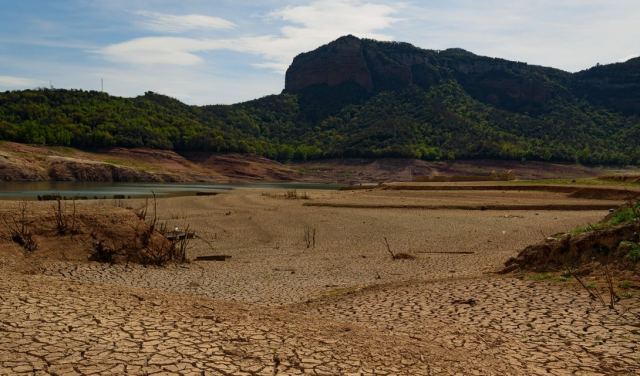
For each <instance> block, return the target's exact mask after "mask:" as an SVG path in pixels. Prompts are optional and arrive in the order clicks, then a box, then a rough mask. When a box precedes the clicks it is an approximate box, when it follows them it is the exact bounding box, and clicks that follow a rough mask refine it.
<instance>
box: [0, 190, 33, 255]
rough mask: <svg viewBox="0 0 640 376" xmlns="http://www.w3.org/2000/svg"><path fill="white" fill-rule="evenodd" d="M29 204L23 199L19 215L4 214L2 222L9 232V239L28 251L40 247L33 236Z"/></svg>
mask: <svg viewBox="0 0 640 376" xmlns="http://www.w3.org/2000/svg"><path fill="white" fill-rule="evenodd" d="M27 213H28V206H27V203H26V202H24V201H22V202H20V204H19V213H18V215H17V216H6V215H5V216H3V217H2V222H3V223H4V227H5V228H6V229H7V232H8V233H9V239H11V241H12V242H14V243H16V244H18V245H19V246H21V247H22V248H23V249H24V250H25V251H27V252H33V251H35V250H36V249H37V248H38V243H37V242H36V240H35V239H34V238H33V233H32V232H31V230H30V228H29V226H30V222H29V220H28V219H27Z"/></svg>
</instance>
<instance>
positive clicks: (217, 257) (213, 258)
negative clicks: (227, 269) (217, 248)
mask: <svg viewBox="0 0 640 376" xmlns="http://www.w3.org/2000/svg"><path fill="white" fill-rule="evenodd" d="M230 258H231V256H229V255H209V256H198V257H196V259H195V261H227V260H228V259H230Z"/></svg>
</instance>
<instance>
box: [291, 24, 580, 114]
mask: <svg viewBox="0 0 640 376" xmlns="http://www.w3.org/2000/svg"><path fill="white" fill-rule="evenodd" d="M570 77H571V74H570V73H567V72H563V71H560V70H557V69H553V68H544V67H538V66H532V65H528V64H526V63H520V62H513V61H508V60H504V59H494V58H490V57H484V56H478V55H475V54H473V53H471V52H468V51H465V50H463V49H459V48H452V49H447V50H443V51H435V50H425V49H421V48H417V47H415V46H413V45H411V44H408V43H399V42H379V41H374V40H368V39H359V38H357V37H354V36H352V35H348V36H345V37H341V38H339V39H337V40H335V41H333V42H331V43H329V44H327V45H324V46H322V47H320V48H318V49H316V50H314V51H311V52H307V53H303V54H300V55H298V56H297V57H296V58H295V59H294V61H293V63H292V64H291V66H290V67H289V69H288V70H287V74H286V80H285V92H289V93H300V92H305V91H308V89H317V88H333V87H338V86H341V85H345V84H356V85H357V86H359V87H361V88H363V89H364V90H365V91H366V92H367V93H369V94H371V93H374V92H380V91H385V90H395V89H399V88H403V87H406V86H409V85H416V86H419V87H421V88H423V89H428V88H430V87H432V86H433V85H435V84H439V83H442V82H444V81H447V80H453V81H457V82H458V83H459V84H460V85H461V86H462V87H464V88H465V90H466V91H467V92H468V93H469V94H470V95H472V96H473V97H474V98H476V99H479V100H481V101H483V102H485V103H488V104H491V105H494V106H498V107H502V108H506V109H509V110H517V111H536V110H537V109H539V108H541V107H543V106H544V103H545V102H546V101H548V100H550V99H552V98H556V97H566V96H567V95H569V94H568V92H567V90H566V89H565V87H564V84H565V83H566V82H568V80H569V79H570Z"/></svg>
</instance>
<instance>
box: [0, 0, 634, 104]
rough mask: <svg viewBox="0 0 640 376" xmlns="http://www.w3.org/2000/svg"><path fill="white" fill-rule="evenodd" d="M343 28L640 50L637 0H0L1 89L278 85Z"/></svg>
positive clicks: (529, 55) (436, 44)
mask: <svg viewBox="0 0 640 376" xmlns="http://www.w3.org/2000/svg"><path fill="white" fill-rule="evenodd" d="M345 34H354V35H356V36H360V37H369V38H375V39H382V40H398V41H406V42H410V43H413V44H415V45H417V46H419V47H423V48H429V49H445V48H450V47H460V48H464V49H467V50H470V51H472V52H474V53H477V54H481V55H487V56H496V57H503V58H507V59H512V60H518V61H526V62H529V63H532V64H540V65H547V66H553V67H557V68H561V69H565V70H569V71H578V70H582V69H586V68H588V67H591V66H593V65H595V64H596V63H601V64H605V63H612V62H618V61H625V60H627V59H629V58H632V57H635V56H638V55H640V1H637V0H528V1H524V0H486V1H477V0H476V1H473V0H451V1H435V0H406V1H386V0H317V1H293V0H290V1H285V0H265V1H248V0H235V1H232V0H217V1H214V0H174V1H169V0H55V1H53V0H0V91H4V90H13V89H25V88H30V87H41V86H48V85H49V82H51V83H52V84H53V86H54V87H62V88H82V89H99V88H100V79H101V78H104V83H105V90H106V91H108V92H109V93H111V94H114V95H121V96H136V95H140V94H142V93H144V92H145V91H148V90H152V91H156V92H159V93H163V94H167V95H170V96H173V97H176V98H179V99H181V100H183V101H185V102H187V103H190V104H213V103H234V102H238V101H243V100H249V99H253V98H257V97H260V96H263V95H267V94H273V93H278V92H280V91H281V90H282V88H283V85H284V72H285V70H286V67H287V66H288V64H289V63H290V61H291V59H292V58H293V57H294V56H295V55H296V54H298V53H300V52H303V51H308V50H312V49H314V48H315V47H317V46H319V45H321V44H324V43H327V42H329V41H331V40H334V39H336V38H337V37H339V36H341V35H345Z"/></svg>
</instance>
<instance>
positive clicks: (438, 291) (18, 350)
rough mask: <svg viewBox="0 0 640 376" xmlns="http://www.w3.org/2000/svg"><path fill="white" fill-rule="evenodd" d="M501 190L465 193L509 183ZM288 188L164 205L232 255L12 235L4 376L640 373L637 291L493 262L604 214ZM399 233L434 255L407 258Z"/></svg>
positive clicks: (1, 328)
mask: <svg viewBox="0 0 640 376" xmlns="http://www.w3.org/2000/svg"><path fill="white" fill-rule="evenodd" d="M385 195H387V196H386V197H385V200H392V199H393V195H397V198H398V199H399V200H405V201H407V200H408V201H411V200H414V201H415V200H430V199H432V198H431V196H429V195H430V194H429V193H424V196H420V195H419V193H412V194H411V195H407V196H406V197H402V193H401V192H398V193H393V194H391V193H390V194H385ZM484 195H485V196H483V194H480V195H479V196H475V197H471V196H468V195H464V196H461V197H460V200H473V201H474V202H476V201H482V200H483V199H484V200H495V199H499V197H502V196H503V193H500V192H493V193H485V194H484ZM444 196H446V198H445V197H444ZM277 197H278V196H277V195H272V194H271V193H269V194H268V195H263V194H262V192H261V191H255V190H238V191H233V192H231V193H229V194H225V195H220V196H215V197H186V198H171V199H166V200H161V205H160V213H159V214H160V216H161V218H162V219H166V220H169V221H170V222H171V223H172V224H174V223H175V224H179V223H184V222H188V223H189V224H191V225H192V226H193V228H194V229H195V230H196V231H197V232H198V233H200V234H202V235H203V236H205V237H206V238H207V239H208V241H209V242H210V243H211V244H207V243H206V242H202V241H195V242H194V244H193V250H192V253H191V255H190V256H192V257H194V256H198V255H206V254H211V253H212V252H215V253H219V254H228V255H231V256H232V258H231V259H230V260H228V261H225V262H192V263H189V264H185V265H179V266H170V267H167V268H151V267H149V268H144V267H142V266H137V265H113V266H110V265H104V264H98V263H93V262H87V261H84V260H80V259H55V258H51V257H50V255H47V257H41V258H38V257H37V256H38V253H37V251H36V253H34V254H33V255H31V256H29V257H24V258H20V257H18V256H16V255H15V253H11V252H8V251H7V250H6V249H2V247H0V252H2V253H1V255H2V262H0V272H1V274H0V375H5V374H6V375H14V374H25V375H31V374H37V375H40V374H41V375H52V374H57V375H92V374H98V375H99V374H102V375H114V374H115V375H119V374H134V375H143V374H167V375H169V374H175V375H191V374H193V375H294V374H319V375H343V374H345V375H346V374H353V375H474V374H475V375H635V374H638V372H640V358H639V356H640V344H639V343H640V322H639V320H638V318H637V316H636V315H638V314H640V299H639V298H638V295H637V294H636V293H635V292H634V293H633V294H631V296H630V297H629V298H627V299H625V300H623V301H622V302H620V305H619V308H620V312H624V313H623V314H615V313H613V312H612V311H611V310H609V309H608V308H606V307H602V306H601V305H598V304H596V303H595V302H593V301H591V300H590V299H589V297H588V295H587V294H586V292H584V291H583V290H580V289H579V288H577V287H576V286H575V285H574V284H571V283H568V282H562V283H561V282H549V281H533V280H529V279H527V278H515V277H512V276H496V275H495V274H493V273H492V272H493V271H495V270H497V269H498V268H499V267H500V265H501V264H502V263H503V262H504V260H506V259H507V258H508V257H509V256H513V255H514V254H516V253H517V252H518V250H520V249H521V248H522V247H524V246H526V245H527V244H530V243H533V242H535V241H537V240H539V238H540V237H542V236H544V235H548V234H552V233H555V232H559V231H566V230H569V229H571V228H573V227H575V226H577V225H583V224H586V223H590V222H594V221H596V220H598V219H599V218H600V217H602V216H603V215H604V214H605V213H603V212H602V211H585V212H565V211H560V212H547V211H537V212H534V211H531V212H529V211H504V212H503V211H484V212H465V211H460V210H449V211H447V210H437V211H420V210H395V209H393V210H375V209H349V210H345V209H332V208H309V207H304V206H303V205H302V202H301V201H300V200H283V199H281V198H277ZM507 197H509V199H510V200H517V199H518V197H517V195H514V194H513V193H509V194H507ZM440 198H441V199H442V200H444V201H446V200H449V201H450V202H456V196H455V195H450V194H449V193H447V194H442V197H440ZM311 199H312V200H347V199H348V200H351V201H353V202H357V200H369V199H370V197H367V196H358V194H357V193H353V192H348V193H344V192H312V193H311ZM522 199H523V200H528V199H534V200H537V201H544V200H546V202H551V203H554V202H558V201H562V198H561V197H558V196H557V195H549V196H548V197H547V198H545V197H544V196H543V195H539V194H537V193H536V194H535V197H534V196H532V195H526V196H523V197H522ZM128 203H129V204H131V205H132V206H135V205H137V204H139V202H136V201H131V202H128ZM2 205H8V204H4V203H3V204H0V206H2ZM87 205H95V207H96V208H97V209H96V211H97V212H99V211H100V209H99V208H100V205H107V204H105V203H97V204H96V203H87ZM0 209H1V208H0ZM105 210H106V209H105ZM305 225H307V226H309V225H311V226H315V227H316V228H317V230H318V245H317V247H316V248H311V249H307V248H306V247H305V245H304V242H303V241H302V229H303V226H305ZM382 236H387V237H389V239H390V241H391V243H392V246H393V247H394V248H395V250H396V251H406V252H409V253H411V254H413V255H415V256H416V257H417V258H416V259H415V260H406V261H394V260H391V259H390V257H389V256H388V254H387V253H386V251H385V249H384V245H383V244H382V243H381V241H380V239H379V238H381V237H382ZM64 244H65V245H66V246H67V247H73V244H72V242H66V243H64ZM212 244H213V248H212ZM439 252H452V253H439ZM461 252H467V253H461Z"/></svg>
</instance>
